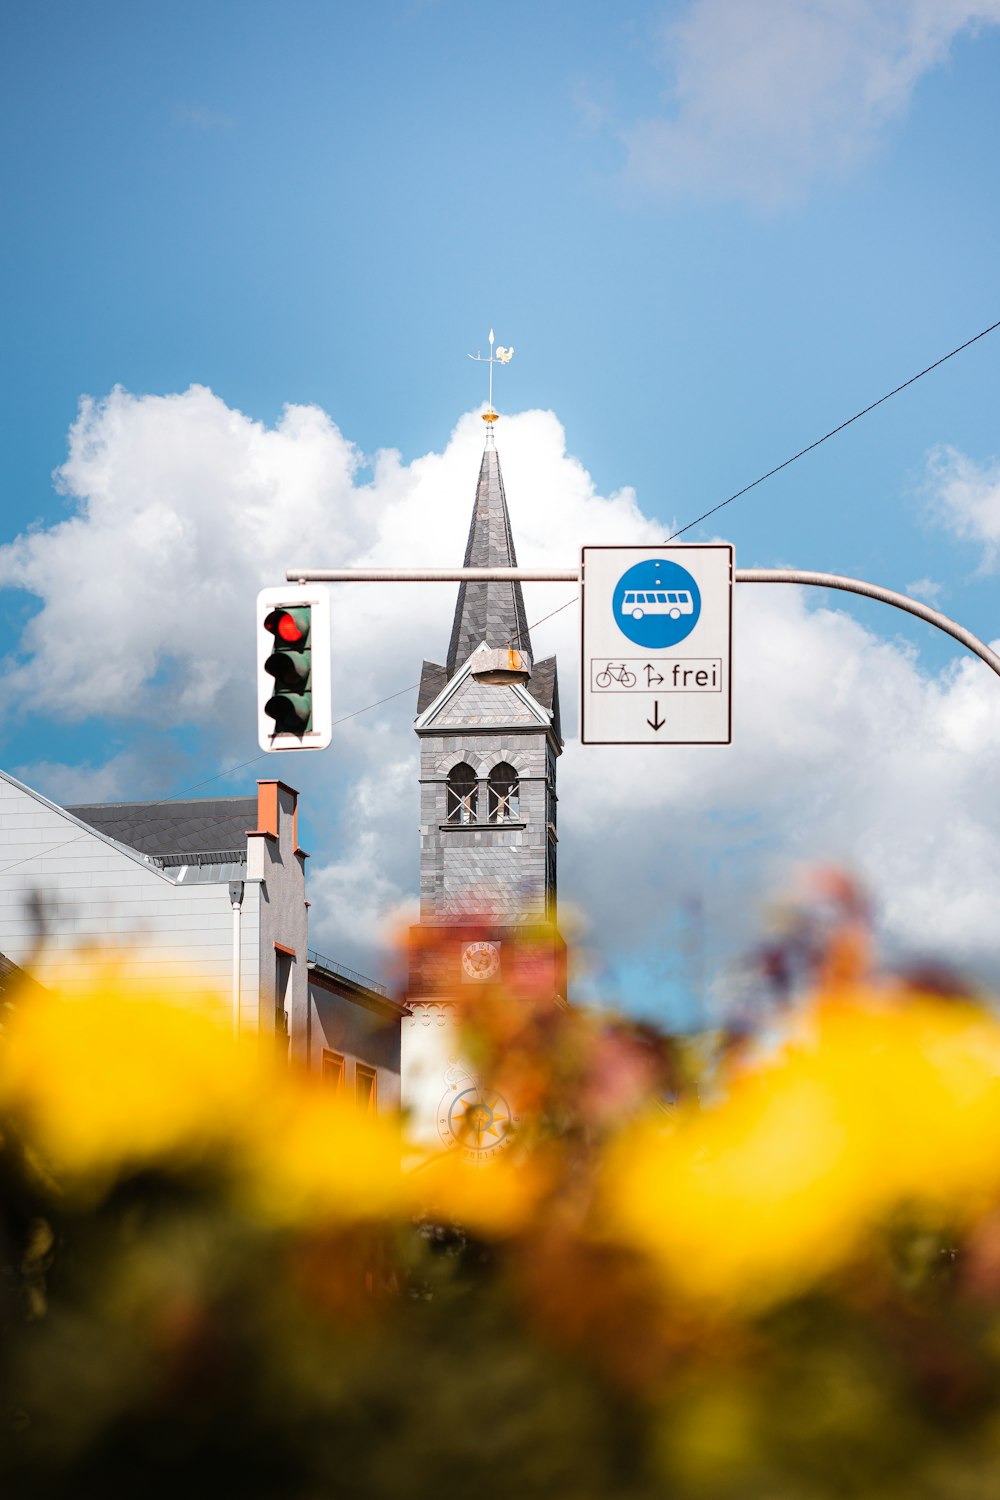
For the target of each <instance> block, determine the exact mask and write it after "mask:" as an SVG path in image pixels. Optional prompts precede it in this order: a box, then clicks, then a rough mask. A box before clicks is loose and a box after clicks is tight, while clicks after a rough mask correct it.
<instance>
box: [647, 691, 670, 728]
mask: <svg viewBox="0 0 1000 1500" xmlns="http://www.w3.org/2000/svg"><path fill="white" fill-rule="evenodd" d="M666 722H667V721H666V719H661V718H660V700H659V698H654V699H653V717H652V718H651V719H647V720H646V723H647V724H648V725H649V727H650V729H662V728H663V726H664V724H665V723H666Z"/></svg>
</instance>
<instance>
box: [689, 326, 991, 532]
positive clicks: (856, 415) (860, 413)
mask: <svg viewBox="0 0 1000 1500" xmlns="http://www.w3.org/2000/svg"><path fill="white" fill-rule="evenodd" d="M997 328H1000V318H998V319H997V321H996V322H995V323H991V324H990V326H989V328H984V329H983V330H982V331H981V332H980V333H977V334H975V335H974V337H973V338H971V339H966V341H965V343H964V344H959V346H958V348H957V349H952V350H950V351H949V352H948V353H947V354H942V356H941V358H940V359H936V360H935V361H934V363H933V364H932V365H928V366H927V367H926V369H923V370H920V371H918V373H917V374H916V375H911V376H910V378H909V380H904V381H903V383H902V385H897V386H896V388H895V389H894V390H891V391H887V392H886V394H885V395H884V396H880V397H879V398H878V400H877V401H873V402H872V403H871V404H870V405H869V406H866V407H864V408H863V409H862V410H861V411H856V412H855V413H854V416H853V417H848V418H847V421H846V422H841V423H840V424H839V426H837V427H831V428H830V431H829V432H824V434H823V436H822V437H820V438H817V439H816V441H815V442H814V443H810V444H809V446H808V447H807V448H800V449H799V451H798V453H793V454H792V456H791V458H786V459H785V462H784V463H783V464H778V465H777V466H776V467H775V468H773V469H768V471H767V473H766V474H761V476H760V478H759V479H755V480H754V481H753V483H752V484H745V485H744V486H743V488H742V489H741V490H737V491H736V493H735V495H730V496H729V499H728V500H720V501H719V504H718V505H713V506H712V508H711V510H706V511H704V512H703V513H702V514H701V515H700V516H696V517H695V519H694V520H693V521H689V522H688V523H687V525H686V526H682V527H681V529H680V531H673V532H671V533H670V535H669V536H668V537H667V541H668V542H672V541H673V540H674V538H675V537H678V536H683V535H684V533H685V531H690V530H691V528H692V526H697V525H698V523H699V522H700V521H704V520H706V519H707V518H708V517H709V516H714V515H715V512H716V511H717V510H722V509H723V507H724V506H726V505H732V503H733V501H734V500H738V499H739V498H740V496H741V495H745V494H746V493H747V492H748V490H753V489H756V487H757V485H759V484H763V483H764V480H765V479H770V478H771V477H772V476H773V475H775V474H780V473H781V471H782V469H787V468H788V465H789V464H793V463H795V461H796V460H797V459H800V458H804V457H805V455H806V454H807V453H811V452H812V451H813V449H814V448H818V447H819V445H820V443H825V442H826V441H827V439H828V438H832V437H836V435H837V433H838V432H843V430H844V428H845V427H850V425H851V423H852V422H858V421H860V419H861V418H862V417H866V416H867V415H868V413H869V412H870V411H874V410H875V408H876V406H881V405H882V403H883V402H885V401H890V400H891V399H892V397H893V396H898V395H899V393H900V391H905V390H906V388H907V386H909V385H913V384H914V383H915V382H916V381H918V380H922V379H923V378H924V376H925V375H929V374H930V373H931V371H932V370H936V369H938V367H939V366H940V365H943V364H945V363H946V362H947V361H948V360H949V359H954V358H955V355H956V354H961V352H962V350H963V349H968V348H970V347H971V345H973V344H976V343H978V342H979V340H980V339H984V338H985V337H986V335H987V334H988V333H993V332H994V330H995V329H997Z"/></svg>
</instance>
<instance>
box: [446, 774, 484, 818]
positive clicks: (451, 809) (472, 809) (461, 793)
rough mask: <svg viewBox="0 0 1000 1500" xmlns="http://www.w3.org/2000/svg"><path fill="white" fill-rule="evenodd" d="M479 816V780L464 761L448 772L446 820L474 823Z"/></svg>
mask: <svg viewBox="0 0 1000 1500" xmlns="http://www.w3.org/2000/svg"><path fill="white" fill-rule="evenodd" d="M478 817H479V781H478V778H477V776H476V773H475V771H474V770H473V769H472V767H471V766H470V765H469V764H468V763H467V762H466V761H461V762H460V763H459V765H457V766H452V768H451V770H450V771H449V772H448V822H449V823H475V821H476V819H477V818H478Z"/></svg>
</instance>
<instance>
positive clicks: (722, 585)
mask: <svg viewBox="0 0 1000 1500" xmlns="http://www.w3.org/2000/svg"><path fill="white" fill-rule="evenodd" d="M734 567H735V559H734V556H733V549H732V547H731V546H730V545H729V543H727V542H718V543H711V544H708V545H706V546H699V545H697V544H694V545H677V546H673V547H670V546H662V547H644V546H637V547H584V548H583V552H582V557H581V565H580V577H581V580H582V608H581V611H580V619H581V628H582V636H583V639H582V650H581V658H582V672H581V693H580V739H581V741H582V743H583V744H585V745H728V744H730V743H731V741H732V697H733V695H732V672H731V666H732V642H733V574H734Z"/></svg>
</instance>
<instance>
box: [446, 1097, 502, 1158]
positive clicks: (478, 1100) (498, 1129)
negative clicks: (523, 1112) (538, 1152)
mask: <svg viewBox="0 0 1000 1500" xmlns="http://www.w3.org/2000/svg"><path fill="white" fill-rule="evenodd" d="M513 1127H514V1117H513V1116H512V1114H511V1112H510V1105H509V1104H508V1103H507V1101H506V1099H505V1098H504V1097H503V1095H502V1094H498V1093H497V1092H496V1091H495V1090H494V1089H481V1088H480V1087H479V1086H478V1084H472V1085H471V1086H470V1087H468V1088H464V1089H457V1088H455V1087H454V1086H453V1087H452V1089H450V1090H449V1092H448V1093H447V1094H445V1096H444V1098H443V1099H442V1100H441V1104H440V1106H439V1108H438V1135H439V1136H440V1137H441V1139H442V1141H444V1143H445V1145H446V1146H458V1147H460V1148H461V1150H462V1151H463V1153H464V1154H465V1155H466V1156H468V1157H470V1158H471V1159H473V1160H475V1161H484V1160H486V1159H487V1158H489V1157H491V1156H495V1155H496V1154H497V1152H498V1151H500V1150H502V1148H503V1147H504V1146H508V1145H510V1142H511V1138H512V1137H511V1132H512V1130H513Z"/></svg>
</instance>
